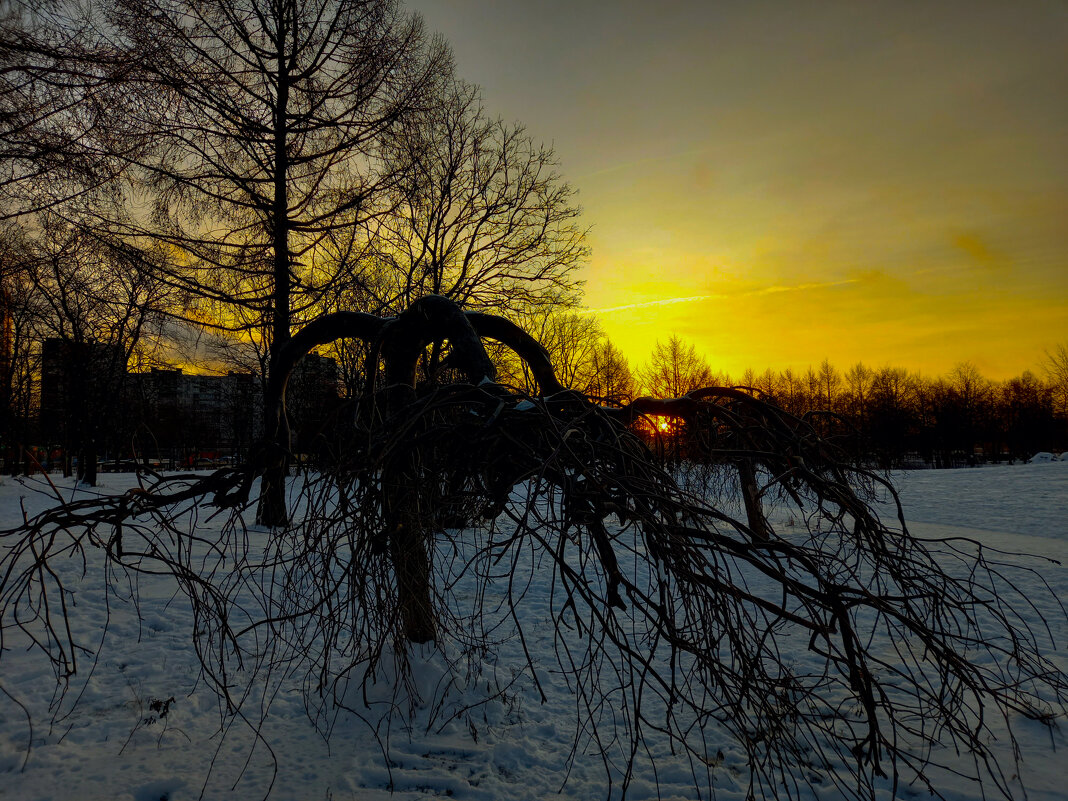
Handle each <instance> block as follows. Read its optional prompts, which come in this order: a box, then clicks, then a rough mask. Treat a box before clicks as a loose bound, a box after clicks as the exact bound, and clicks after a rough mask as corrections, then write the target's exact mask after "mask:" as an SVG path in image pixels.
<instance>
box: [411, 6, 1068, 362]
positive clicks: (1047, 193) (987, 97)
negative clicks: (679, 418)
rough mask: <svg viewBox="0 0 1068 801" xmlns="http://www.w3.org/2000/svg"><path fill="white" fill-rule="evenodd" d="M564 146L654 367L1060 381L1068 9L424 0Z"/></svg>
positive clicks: (629, 335)
mask: <svg viewBox="0 0 1068 801" xmlns="http://www.w3.org/2000/svg"><path fill="white" fill-rule="evenodd" d="M407 6H408V8H410V9H411V10H414V11H417V12H419V13H421V14H422V15H423V17H424V19H425V21H426V23H427V26H428V28H430V29H431V30H434V31H438V32H440V33H442V34H443V35H444V36H445V38H446V39H447V40H448V41H449V43H450V44H451V46H452V49H453V54H454V58H455V61H456V65H457V72H458V74H459V75H460V76H461V77H463V78H465V79H467V80H470V81H472V82H474V83H477V84H479V85H480V86H481V87H482V89H483V97H484V100H485V104H486V107H487V109H488V110H490V111H491V112H493V113H496V114H499V115H500V116H502V117H503V118H504V119H506V120H508V121H521V122H523V123H524V124H525V125H526V127H527V130H528V131H529V133H531V134H532V135H533V136H534V137H535V138H537V139H539V140H542V141H544V142H547V143H552V144H553V146H554V147H555V150H556V153H557V155H558V157H559V159H560V168H561V173H562V174H563V176H564V177H565V178H566V179H567V180H568V181H569V182H570V183H571V184H572V186H574V187H575V188H576V189H577V190H578V200H579V202H580V204H581V205H582V207H583V214H582V223H583V224H584V225H586V226H588V227H589V228H590V233H589V243H590V245H591V247H592V256H591V259H590V261H589V264H588V265H587V266H586V267H585V268H584V269H583V271H582V275H581V277H582V278H583V279H584V280H585V282H586V283H585V302H586V306H587V307H588V308H589V309H591V310H594V313H596V315H597V317H598V319H599V320H600V322H601V324H602V327H603V328H604V329H605V330H606V332H607V333H608V335H609V337H610V338H611V340H612V341H613V343H614V344H616V345H617V346H619V347H620V348H622V349H623V351H624V352H625V353H626V354H627V356H628V358H629V359H630V361H631V363H632V365H638V364H640V363H642V362H643V361H645V360H646V359H647V358H648V355H649V353H650V352H651V350H652V347H653V344H654V343H655V342H656V341H657V340H666V339H667V338H668V337H669V336H671V335H673V334H675V335H678V336H680V337H682V338H683V339H685V340H688V341H690V342H693V343H694V344H695V345H696V346H697V347H698V349H699V351H700V352H701V353H702V354H703V355H704V356H705V357H706V358H707V359H708V361H709V362H710V363H711V364H712V366H713V367H714V368H716V369H718V370H724V371H727V372H730V373H731V374H733V375H736V376H737V375H740V374H741V372H742V371H744V370H745V369H746V367H753V368H754V369H757V370H763V369H764V368H768V367H770V368H772V369H775V370H782V369H784V368H787V367H790V368H793V369H801V370H803V369H805V368H806V367H807V366H809V365H818V364H819V363H820V362H821V361H822V360H823V359H824V358H828V359H830V360H831V362H832V363H834V364H836V365H838V366H839V367H841V368H845V367H848V366H849V365H852V364H854V363H856V362H857V361H863V362H864V363H865V364H868V365H869V366H873V367H880V366H883V365H887V364H889V365H894V366H900V367H906V368H909V369H911V370H916V371H919V372H922V373H925V374H928V375H938V374H942V373H945V372H947V371H948V370H950V369H951V368H952V367H953V366H954V365H955V364H957V363H959V362H962V361H969V362H972V363H974V364H975V365H976V366H977V367H979V368H980V370H981V371H982V372H983V373H984V374H985V375H987V376H988V377H990V378H1008V377H1010V376H1013V375H1018V374H1019V373H1020V372H1022V371H1023V370H1027V369H1030V370H1035V371H1038V370H1040V368H1041V363H1042V360H1043V352H1044V350H1048V349H1052V348H1053V347H1054V346H1055V345H1057V344H1059V343H1065V342H1068V45H1066V43H1068V3H1065V2H1064V0H1055V1H1051V2H1042V1H1041V0H1015V1H1014V2H1007V1H1006V2H986V1H985V0H973V1H972V2H910V1H909V0H897V2H843V3H834V2H805V3H800V2H792V1H783V2H761V1H760V0H750V1H749V2H714V0H706V1H705V2H697V1H695V0H690V1H687V2H682V1H679V2H672V1H671V0H666V1H664V2H639V1H638V0H620V1H618V2H592V1H591V0H568V2H559V1H558V0H539V1H538V2H530V1H529V0H500V1H499V2H493V1H492V0H408V2H407Z"/></svg>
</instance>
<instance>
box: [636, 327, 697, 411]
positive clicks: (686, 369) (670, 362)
mask: <svg viewBox="0 0 1068 801" xmlns="http://www.w3.org/2000/svg"><path fill="white" fill-rule="evenodd" d="M638 376H639V379H640V381H641V384H642V388H643V390H644V391H645V392H647V393H648V394H650V395H652V396H655V397H658V398H679V397H682V396H683V395H685V394H687V393H688V392H690V391H691V390H694V389H699V388H701V387H706V386H708V385H709V384H711V383H712V381H713V373H712V368H711V367H709V365H708V362H707V361H705V360H704V358H702V357H701V356H700V355H698V353H697V349H696V348H695V347H694V346H693V345H692V344H690V345H687V344H686V343H685V342H683V341H682V339H680V338H679V337H677V336H671V337H670V338H669V339H668V341H667V342H657V343H656V345H655V346H654V347H653V353H652V356H651V357H650V359H649V363H648V364H647V365H646V366H645V367H644V368H643V369H642V370H640V371H639V373H638Z"/></svg>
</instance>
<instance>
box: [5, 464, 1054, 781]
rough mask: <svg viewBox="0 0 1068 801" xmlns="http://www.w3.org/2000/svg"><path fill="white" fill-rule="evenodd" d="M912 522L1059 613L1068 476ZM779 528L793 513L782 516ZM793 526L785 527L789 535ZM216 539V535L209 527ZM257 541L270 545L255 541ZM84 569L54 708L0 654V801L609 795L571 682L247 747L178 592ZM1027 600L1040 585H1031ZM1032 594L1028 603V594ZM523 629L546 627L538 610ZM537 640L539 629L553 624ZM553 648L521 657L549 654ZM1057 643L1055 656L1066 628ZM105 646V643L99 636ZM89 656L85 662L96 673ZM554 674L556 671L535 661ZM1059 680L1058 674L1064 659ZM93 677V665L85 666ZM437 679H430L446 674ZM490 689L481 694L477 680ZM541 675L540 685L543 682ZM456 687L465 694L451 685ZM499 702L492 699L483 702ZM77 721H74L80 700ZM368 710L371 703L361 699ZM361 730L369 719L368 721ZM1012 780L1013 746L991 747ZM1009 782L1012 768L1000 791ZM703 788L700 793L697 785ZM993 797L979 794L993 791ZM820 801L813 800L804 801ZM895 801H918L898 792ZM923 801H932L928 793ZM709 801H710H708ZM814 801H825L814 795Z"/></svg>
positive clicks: (1032, 727)
mask: <svg viewBox="0 0 1068 801" xmlns="http://www.w3.org/2000/svg"><path fill="white" fill-rule="evenodd" d="M101 478H102V483H103V485H104V486H102V487H100V488H97V489H96V490H85V489H75V488H74V487H73V485H72V484H71V483H70V482H67V483H58V487H59V489H60V490H61V491H62V492H63V493H64V496H65V497H68V498H81V497H86V496H87V495H88V494H91V493H96V492H101V493H117V492H122V491H125V490H126V489H128V488H130V487H131V486H133V485H134V477H132V476H127V475H122V474H113V475H103V476H102V477H101ZM897 479H898V482H899V487H900V489H901V491H902V497H903V501H904V506H905V511H906V518H907V521H908V523H909V526H910V529H911V530H912V531H913V533H914V534H917V535H919V536H924V537H956V536H961V537H969V538H974V539H976V540H979V541H981V542H983V543H984V544H988V545H990V546H992V547H996V548H1003V549H1005V550H1010V551H1025V552H1029V553H1034V554H1038V555H1041V556H1043V557H1047V558H1050V559H1055V560H1059V561H1060V562H1061V563H1062V564H1061V565H1057V564H1054V563H1052V562H1051V563H1049V564H1047V565H1045V566H1043V567H1042V578H1043V579H1044V580H1045V581H1046V582H1048V583H1049V585H1050V586H1051V587H1052V589H1053V591H1054V592H1055V593H1056V594H1057V596H1058V597H1060V598H1061V599H1065V600H1068V568H1066V567H1065V566H1064V565H1068V463H1066V462H1053V463H1047V464H1028V465H1016V466H1011V467H1010V466H1000V467H983V468H979V469H965V470H945V471H934V470H930V471H914V472H908V473H904V474H901V475H899V476H898V477H897ZM44 488H45V485H43V483H42V482H41V481H40V480H39V479H38V480H25V481H19V480H15V479H11V478H5V479H3V482H2V484H0V527H3V528H7V527H10V526H12V525H15V524H17V522H18V521H19V520H20V519H21V518H22V516H23V514H24V510H25V511H26V512H28V513H32V512H33V511H35V510H38V509H42V508H44V507H45V506H46V505H47V504H48V503H50V502H54V498H53V499H51V500H50V499H49V497H48V495H47V493H45V492H44V491H43V490H44ZM783 514H784V515H785V514H786V513H783ZM786 520H787V518H786V517H785V516H784V517H782V518H780V521H779V522H780V524H785V523H786ZM209 525H210V523H209ZM261 533H262V532H261ZM97 567H98V566H97V565H94V564H93V563H92V561H90V562H89V563H88V564H87V565H86V566H85V569H84V575H82V573H83V571H82V566H81V564H80V563H79V564H78V565H72V566H70V568H71V571H72V573H71V576H77V577H78V578H77V583H78V588H79V589H78V592H77V595H76V607H75V608H73V609H71V617H72V618H73V619H74V620H76V622H77V625H78V626H79V627H80V630H82V631H83V632H85V633H86V635H90V634H92V633H93V632H101V633H102V632H104V631H105V622H107V626H106V631H107V635H106V638H104V640H103V642H102V643H98V646H97V647H96V648H94V651H95V652H96V653H94V654H92V655H91V654H88V653H87V654H82V655H81V664H83V665H84V666H85V674H84V675H83V674H81V673H80V674H79V675H78V676H77V677H76V681H75V682H73V684H72V688H71V691H70V693H68V695H67V698H66V699H65V701H64V702H63V704H62V705H61V706H59V707H56V706H55V705H54V700H55V699H54V689H55V687H54V681H53V678H52V674H51V672H50V669H49V667H48V665H47V664H46V663H45V662H44V661H43V660H42V659H41V658H40V656H39V655H38V654H36V653H34V652H32V651H30V650H28V649H26V648H25V647H24V646H25V643H21V644H20V643H17V642H15V641H13V640H10V639H9V640H8V641H5V643H4V647H5V651H4V653H3V654H2V658H0V798H4V799H7V798H10V799H13V800H14V799H18V800H19V801H38V800H41V801H43V800H44V799H55V800H56V801H59V800H60V799H78V800H79V801H92V800H93V799H109V800H111V799H114V800H115V801H129V799H134V800H135V801H159V799H167V801H185V800H186V799H196V798H207V799H215V798H239V799H254V798H262V797H264V796H265V795H266V794H267V792H268V789H269V788H270V797H271V798H275V799H295V800H301V801H303V800H304V799H308V800H309V801H313V800H317V799H338V800H341V799H344V800H347V799H372V801H373V800H375V799H387V798H392V799H397V800H398V801H401V800H406V799H417V798H426V797H452V798H460V799H487V800H488V799H510V798H516V799H541V798H554V797H555V798H565V799H598V798H606V797H608V796H609V795H610V791H609V787H608V783H607V781H606V778H605V767H604V764H603V762H602V758H601V756H600V755H599V753H596V752H595V751H596V749H594V748H592V747H591V745H590V744H589V743H588V742H584V741H582V739H581V738H579V740H578V746H579V747H578V749H577V752H576V753H572V746H573V745H574V744H575V743H576V740H575V738H574V718H575V706H574V703H575V702H574V698H573V696H572V695H571V694H570V693H569V692H568V691H567V685H566V677H563V676H558V675H557V676H555V684H553V683H552V682H550V683H549V685H548V686H546V687H545V690H546V695H547V699H548V700H547V701H546V702H545V703H541V702H540V701H539V699H538V698H537V696H536V695H535V693H534V690H533V688H532V687H530V686H528V683H524V681H523V676H522V675H519V676H518V677H516V681H515V683H514V684H513V685H512V686H511V687H510V689H509V692H508V693H507V694H506V695H505V696H504V699H503V700H497V701H494V702H491V703H488V704H485V705H484V706H483V707H481V708H480V709H479V710H478V713H477V715H473V716H468V717H467V718H465V721H466V724H465V725H460V724H459V723H458V722H456V721H453V722H451V723H445V724H442V723H441V722H440V721H441V710H435V709H428V708H422V709H418V710H417V711H416V714H415V716H414V719H413V720H412V722H411V725H409V726H405V725H401V723H400V722H398V720H396V719H395V720H394V723H393V726H392V728H391V729H390V731H389V732H388V736H382V737H376V736H374V734H373V731H372V728H373V725H374V724H375V708H374V705H373V704H372V706H371V707H370V708H368V707H366V706H361V705H360V703H358V702H357V701H355V700H354V701H353V706H354V708H358V709H362V714H361V716H360V717H357V716H354V715H351V714H342V715H340V716H339V717H338V718H337V720H336V721H335V722H334V725H333V732H332V736H331V738H330V739H329V742H327V741H326V740H324V739H323V737H322V736H320V734H319V733H318V732H317V731H316V728H315V727H314V726H313V725H312V723H311V722H310V721H309V719H308V716H307V714H306V712H305V707H304V703H303V698H302V695H301V693H300V692H299V691H298V690H299V688H295V687H285V686H282V687H279V688H277V693H276V695H275V696H274V699H273V703H272V705H271V707H270V712H269V715H268V716H267V720H266V724H265V725H264V726H263V728H262V732H261V733H262V736H263V738H262V740H260V741H257V740H256V739H255V738H254V737H253V735H252V734H251V730H250V728H249V727H248V726H244V725H242V724H241V722H240V721H235V722H233V724H232V725H231V726H230V727H229V729H228V730H227V731H225V732H220V731H219V721H220V719H221V718H220V714H219V708H218V703H219V702H218V700H217V698H216V696H215V695H214V693H212V692H211V691H210V690H208V689H206V688H205V687H204V685H203V682H202V680H199V664H198V661H197V658H196V655H195V653H194V651H193V649H192V647H191V645H190V641H189V640H190V637H189V632H190V631H191V630H192V628H193V626H194V622H193V620H192V616H191V615H190V612H189V609H188V605H187V604H185V603H183V599H182V597H181V596H179V595H177V594H176V592H175V588H174V586H173V583H172V582H171V580H170V579H167V578H154V577H145V576H142V577H141V578H140V579H139V587H138V591H139V594H140V597H141V605H140V614H137V613H135V611H134V607H132V606H131V605H129V604H127V603H124V601H123V599H124V598H127V597H129V595H130V591H129V587H122V586H118V587H113V592H111V593H106V592H104V582H105V580H111V579H106V577H105V576H104V575H102V574H101V572H102V571H100V570H99V569H94V568H97ZM1033 581H1034V582H1035V584H1034V587H1035V593H1036V595H1037V594H1038V590H1039V588H1040V586H1041V585H1040V579H1039V578H1038V577H1037V576H1036V577H1034V578H1033ZM1025 589H1026V588H1025ZM530 600H531V603H530V604H529V605H528V606H527V607H526V608H525V611H524V614H529V615H531V616H533V617H534V618H535V619H534V620H533V623H534V624H535V625H537V624H538V623H539V620H538V619H537V617H538V616H539V615H541V616H544V615H546V614H547V613H548V610H547V606H546V605H544V604H539V603H538V601H537V596H536V593H532V595H531V598H530ZM545 622H546V624H548V623H549V621H545ZM543 628H544V630H545V631H546V635H545V637H544V638H543V640H542V641H540V642H531V643H528V645H529V646H530V647H531V649H532V651H533V652H534V658H535V659H539V652H538V649H539V648H542V649H550V648H551V647H552V637H551V634H550V633H549V632H551V629H552V627H551V625H544V626H543ZM1052 634H1053V637H1054V638H1055V639H1056V640H1057V641H1058V642H1060V643H1061V644H1062V645H1063V643H1064V642H1065V641H1066V640H1068V630H1066V625H1065V622H1064V620H1063V618H1062V619H1061V620H1060V621H1059V622H1057V621H1055V622H1054V625H1053V631H1052ZM96 640H97V641H99V640H100V635H97V636H96ZM92 656H95V657H96V658H95V660H94V659H92V658H91V657H92ZM500 659H501V661H500V663H498V664H497V666H496V669H495V670H494V671H492V672H490V673H487V674H486V675H484V676H482V677H479V678H477V679H470V680H469V681H468V686H467V687H466V688H465V689H463V690H462V691H460V692H459V702H464V701H465V699H467V698H470V697H471V696H472V695H473V694H477V693H478V692H479V691H480V690H479V689H478V688H476V687H475V686H474V685H475V684H477V683H478V682H483V683H485V682H491V683H492V682H494V681H497V682H500V681H501V680H502V677H504V678H505V680H507V679H508V677H509V676H511V673H510V672H509V671H510V668H509V665H508V664H506V663H507V662H508V652H507V649H505V650H504V651H502V653H501V657H500ZM544 659H545V661H546V663H551V662H552V661H553V660H552V658H551V655H550V654H549V653H547V652H546V653H545V654H544ZM435 660H436V657H435V656H434V655H433V654H428V655H426V659H425V662H426V664H423V665H422V667H421V669H420V670H419V674H418V678H422V679H426V677H432V676H433V675H435V667H436V661H435ZM1059 660H1060V664H1062V665H1064V664H1068V662H1066V661H1065V659H1064V656H1063V654H1062V655H1061V656H1060V657H1059ZM94 661H95V666H94V667H92V669H91V671H90V668H89V666H91V665H94ZM438 672H439V673H440V672H441V671H440V667H438ZM487 676H489V678H487ZM553 678H554V677H553V676H550V679H553ZM456 680H457V681H459V682H460V683H462V682H463V681H465V680H466V679H464V678H462V677H456ZM488 689H489V691H490V693H491V694H492V692H493V688H492V687H490V688H488ZM75 699H76V700H77V704H76V705H75V704H73V703H72V701H73V700H75ZM371 700H372V701H373V700H374V699H371ZM361 718H362V719H361ZM1019 733H1020V737H1021V739H1020V744H1021V749H1022V761H1021V771H1020V774H1019V775H1011V776H1010V780H1011V784H1012V786H1013V787H1014V788H1015V789H1017V790H1019V795H1020V797H1024V793H1025V792H1026V797H1027V798H1029V799H1031V800H1032V801H1060V800H1063V799H1064V798H1065V797H1066V793H1065V789H1064V787H1065V780H1064V771H1063V761H1064V755H1065V753H1068V751H1066V750H1065V749H1066V748H1068V737H1066V735H1065V731H1064V729H1063V726H1062V729H1061V730H1054V731H1053V733H1052V734H1051V733H1050V732H1049V731H1047V730H1046V729H1045V728H1043V727H1041V726H1039V725H1037V724H1027V723H1021V728H1020V730H1019ZM645 745H646V747H647V748H648V749H649V751H650V752H651V753H652V754H653V755H654V756H655V757H656V759H655V762H656V764H657V771H656V772H655V773H654V772H653V771H652V769H650V768H649V767H648V762H647V761H646V762H642V763H641V764H642V765H645V769H644V772H642V773H640V774H639V775H638V776H637V778H636V779H635V780H634V781H633V783H632V784H631V787H630V789H629V791H628V796H627V797H628V798H633V799H649V798H657V797H660V798H664V799H692V798H697V797H698V795H697V791H696V790H695V789H694V784H695V783H694V776H693V769H692V767H691V765H690V763H689V762H687V761H686V760H684V759H682V758H674V757H672V755H671V754H670V752H669V750H668V748H667V746H666V744H663V743H658V742H651V741H650V742H647V743H645ZM993 747H994V749H995V750H998V749H1001V752H1002V753H1003V755H1004V764H1006V765H1010V766H1011V759H1009V752H1008V744H1007V743H1004V742H1002V743H995V744H993ZM709 770H710V771H711V773H712V775H713V778H712V782H711V783H712V787H713V791H714V796H715V797H716V798H722V799H731V800H732V801H733V800H734V799H739V801H740V800H741V799H744V798H745V791H746V783H745V765H744V757H743V756H742V752H741V750H740V749H739V748H738V747H737V746H736V745H735V744H733V743H732V742H730V741H729V740H724V742H723V744H722V747H721V748H720V749H718V752H717V754H716V759H715V760H713V761H712V763H711V764H710V766H709ZM1014 773H1015V771H1014V770H1012V769H1011V768H1010V770H1009V774H1014ZM704 780H705V779H704V777H702V781H704ZM943 781H944V784H942V785H940V788H939V789H940V790H941V791H942V792H943V793H944V795H946V797H948V798H951V799H958V800H961V799H979V798H984V797H989V796H987V795H986V794H985V793H984V788H981V787H978V786H976V785H975V784H974V783H968V782H966V781H964V780H958V779H954V778H953V777H950V776H946V777H944V779H943ZM987 789H988V792H989V788H987ZM806 793H807V795H806V798H809V799H812V801H815V798H816V797H817V794H816V793H812V792H809V791H806ZM900 794H901V795H902V797H910V796H912V795H918V794H917V793H914V792H913V791H912V790H910V789H909V788H907V787H906V788H903V789H902V791H901V793H900ZM924 795H925V794H924ZM701 797H704V796H701ZM818 797H819V801H830V799H832V798H834V794H833V793H831V792H828V793H822V792H821V793H819V795H818Z"/></svg>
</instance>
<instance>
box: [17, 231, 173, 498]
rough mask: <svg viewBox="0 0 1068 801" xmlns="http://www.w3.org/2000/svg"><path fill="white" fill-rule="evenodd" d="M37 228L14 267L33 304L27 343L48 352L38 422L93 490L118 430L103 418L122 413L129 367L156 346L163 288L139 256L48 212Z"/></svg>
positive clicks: (154, 271) (142, 255)
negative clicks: (110, 436)
mask: <svg viewBox="0 0 1068 801" xmlns="http://www.w3.org/2000/svg"><path fill="white" fill-rule="evenodd" d="M37 223H38V225H37V228H36V232H35V235H34V236H30V237H26V238H25V239H24V240H23V242H22V247H21V249H20V256H21V259H22V263H21V265H20V268H21V276H22V280H23V282H24V285H25V287H26V288H27V289H29V290H30V292H31V293H32V298H33V303H32V310H31V311H30V312H29V313H30V315H31V316H32V327H33V338H34V340H35V343H34V344H35V345H36V346H37V348H38V349H41V350H43V349H47V348H49V347H50V348H51V351H50V356H51V361H52V364H51V365H47V364H42V369H43V375H42V378H41V381H42V392H44V391H45V389H47V390H48V392H49V397H48V398H47V399H46V398H42V400H43V401H44V400H49V401H50V404H49V405H48V406H47V408H46V407H45V405H44V404H43V403H42V409H41V412H42V417H44V418H47V419H46V420H45V422H46V423H47V424H48V425H47V426H46V428H47V429H48V430H50V431H51V432H52V433H53V434H54V435H59V436H60V437H61V439H62V442H61V443H59V444H61V445H62V446H63V448H64V450H65V451H66V454H67V458H68V459H69V458H70V457H71V456H72V455H75V454H76V455H77V457H78V475H79V478H83V479H84V480H85V481H86V483H88V484H91V485H92V484H95V482H96V460H97V455H98V449H99V447H101V446H103V444H104V443H103V442H102V439H103V437H104V436H105V434H107V433H108V432H109V431H110V432H113V431H115V430H117V428H118V427H116V426H111V425H108V423H107V422H106V421H111V420H113V419H114V417H115V415H114V412H115V411H116V410H117V409H118V408H120V404H121V401H122V393H123V389H124V383H125V377H126V369H127V364H128V363H129V361H130V360H131V358H132V357H133V355H134V353H135V351H140V352H146V351H149V350H151V349H152V348H153V347H155V346H156V345H157V344H158V339H159V335H160V330H161V323H162V317H161V314H160V311H159V310H160V309H161V308H162V307H164V306H165V305H167V304H168V300H167V296H168V293H169V288H168V287H167V286H166V284H164V283H163V282H162V281H160V280H159V277H158V272H157V265H156V264H155V263H152V262H148V261H146V260H145V259H146V254H145V253H144V252H141V251H130V250H129V249H127V248H124V247H123V246H122V245H121V244H119V243H115V242H109V241H107V240H101V239H100V238H98V237H97V235H96V233H95V232H94V231H91V230H87V229H84V228H80V227H77V226H74V225H71V224H69V223H67V222H66V221H64V220H61V219H58V218H54V217H51V216H49V215H43V216H39V217H38V218H37ZM49 367H51V369H50V370H49V369H46V368H49ZM108 410H111V412H112V414H108ZM119 417H121V415H119ZM53 444H56V443H53ZM67 464H68V465H69V462H68V463H67ZM67 469H69V466H68V468H67Z"/></svg>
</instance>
